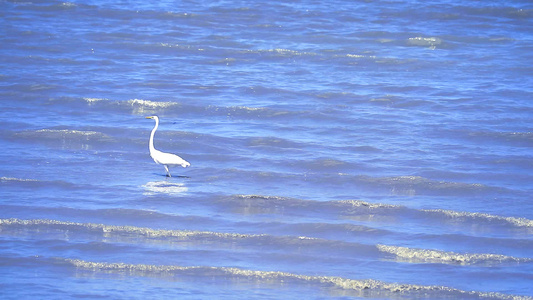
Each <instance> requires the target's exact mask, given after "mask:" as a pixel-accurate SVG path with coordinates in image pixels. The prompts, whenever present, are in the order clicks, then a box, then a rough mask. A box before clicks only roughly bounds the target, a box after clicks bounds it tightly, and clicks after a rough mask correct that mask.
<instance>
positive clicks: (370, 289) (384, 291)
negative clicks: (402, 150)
mask: <svg viewBox="0 0 533 300" xmlns="http://www.w3.org/2000/svg"><path fill="white" fill-rule="evenodd" d="M57 261H58V262H59V263H64V264H69V265H72V266H74V267H76V268H78V269H84V270H89V271H93V272H99V271H102V272H124V271H126V272H129V273H130V274H133V275H140V276H153V275H159V276H164V277H167V276H170V277H176V276H191V275H193V276H209V277H216V278H221V279H245V280H250V281H255V282H257V283H260V284H261V283H266V282H269V283H272V282H277V283H279V284H282V283H283V284H287V283H292V284H312V285H317V286H323V287H329V288H338V289H342V290H349V291H352V292H356V294H359V293H360V294H359V295H360V296H363V293H364V296H365V297H368V296H381V297H392V296H394V295H396V296H398V294H401V295H402V296H411V297H417V296H418V297H422V296H423V297H428V296H429V297H430V298H441V297H442V298H449V297H454V298H461V297H479V298H492V299H515V300H519V299H531V298H530V297H527V296H514V295H507V294H502V293H492V292H477V291H463V290H459V289H455V288H450V287H445V286H424V285H415V284H400V283H387V282H382V281H379V280H374V279H363V280H357V279H348V278H342V277H334V276H309V275H300V274H293V273H289V272H280V271H256V270H246V269H240V268H227V267H208V266H190V267H185V266H172V265H148V264H127V263H108V262H91V261H84V260H80V259H63V258H58V259H57Z"/></svg>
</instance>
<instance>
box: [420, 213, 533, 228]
mask: <svg viewBox="0 0 533 300" xmlns="http://www.w3.org/2000/svg"><path fill="white" fill-rule="evenodd" d="M421 211H424V212H428V213H438V214H442V215H445V216H447V217H450V218H452V219H465V218H466V219H484V220H487V221H503V222H507V223H509V224H512V225H514V226H518V227H533V220H529V219H526V218H516V217H502V216H496V215H491V214H486V213H478V212H473V213H471V212H459V211H452V210H444V209H423V210H421Z"/></svg>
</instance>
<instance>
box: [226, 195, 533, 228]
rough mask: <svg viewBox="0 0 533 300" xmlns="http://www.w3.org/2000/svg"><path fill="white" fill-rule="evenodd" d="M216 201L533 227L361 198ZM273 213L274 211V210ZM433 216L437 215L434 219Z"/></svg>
mask: <svg viewBox="0 0 533 300" xmlns="http://www.w3.org/2000/svg"><path fill="white" fill-rule="evenodd" d="M243 200H244V201H243ZM219 202H223V203H224V205H228V206H246V208H247V209H248V210H250V209H251V208H252V207H254V208H255V209H256V210H257V211H258V212H261V211H264V210H269V208H272V207H276V208H277V209H279V208H280V207H283V208H284V209H295V210H296V211H298V212H299V213H304V212H305V211H308V213H311V212H313V211H317V210H319V211H321V212H322V213H326V212H329V213H332V214H336V215H338V216H342V217H354V216H367V215H371V216H372V218H374V219H375V220H377V219H379V218H380V217H383V218H386V217H390V216H397V217H401V216H402V215H409V216H411V217H413V218H415V219H417V218H418V219H419V221H420V222H428V221H431V223H433V222H435V221H436V220H437V221H438V222H439V223H440V222H441V220H442V219H444V220H449V219H452V220H453V221H455V222H462V223H465V224H464V225H466V224H468V223H473V224H476V225H483V224H486V225H492V224H496V225H510V226H513V227H521V228H533V220H530V219H526V218H520V217H504V216H498V215H493V214H487V213H479V212H461V211H453V210H444V209H414V208H409V207H406V206H403V205H396V204H387V203H373V202H368V201H362V200H332V201H316V200H303V199H297V198H289V197H280V196H264V195H232V196H227V197H223V198H222V199H220V200H219ZM272 212H275V210H273V211H272ZM435 217H438V218H437V219H436V218H435Z"/></svg>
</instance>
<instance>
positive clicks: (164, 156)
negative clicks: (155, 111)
mask: <svg viewBox="0 0 533 300" xmlns="http://www.w3.org/2000/svg"><path fill="white" fill-rule="evenodd" d="M146 118H147V119H154V120H155V126H154V129H152V133H151V134H150V143H149V148H150V156H151V157H152V158H153V159H154V161H155V163H156V164H158V165H163V166H164V167H165V170H166V171H167V176H168V177H172V175H170V171H169V170H168V167H170V166H182V167H184V168H187V167H188V166H190V165H191V164H190V163H189V162H188V161H186V160H184V159H183V158H181V157H179V156H177V155H176V154H172V153H166V152H161V151H159V150H157V149H155V147H154V135H155V131H156V130H157V127H159V118H158V117H157V116H150V117H146Z"/></svg>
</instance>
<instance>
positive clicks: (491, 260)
mask: <svg viewBox="0 0 533 300" xmlns="http://www.w3.org/2000/svg"><path fill="white" fill-rule="evenodd" d="M377 248H378V250H379V251H381V252H385V253H390V254H393V255H395V256H396V257H397V258H398V259H400V260H402V261H407V262H413V263H420V262H428V263H448V264H461V265H473V264H476V265H477V264H482V265H489V266H492V265H494V264H500V263H525V262H532V261H533V258H522V257H512V256H506V255H500V254H479V253H455V252H446V251H439V250H429V249H416V248H408V247H398V246H387V245H377Z"/></svg>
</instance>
